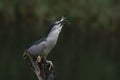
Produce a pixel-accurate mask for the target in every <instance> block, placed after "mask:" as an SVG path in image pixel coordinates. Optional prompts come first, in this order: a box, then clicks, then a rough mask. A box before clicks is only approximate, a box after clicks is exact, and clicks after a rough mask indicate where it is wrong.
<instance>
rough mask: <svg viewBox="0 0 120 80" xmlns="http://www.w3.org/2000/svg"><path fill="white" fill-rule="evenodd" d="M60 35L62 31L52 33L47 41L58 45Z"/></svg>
mask: <svg viewBox="0 0 120 80" xmlns="http://www.w3.org/2000/svg"><path fill="white" fill-rule="evenodd" d="M59 34H60V31H58V30H54V31H51V32H50V33H49V34H48V36H47V38H46V41H48V42H50V43H54V44H56V42H57V40H58V37H59Z"/></svg>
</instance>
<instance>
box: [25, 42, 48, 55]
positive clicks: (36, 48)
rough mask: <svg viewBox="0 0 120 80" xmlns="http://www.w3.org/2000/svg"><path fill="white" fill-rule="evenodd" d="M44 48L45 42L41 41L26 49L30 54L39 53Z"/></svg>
mask: <svg viewBox="0 0 120 80" xmlns="http://www.w3.org/2000/svg"><path fill="white" fill-rule="evenodd" d="M45 49H46V42H45V41H43V42H41V43H39V44H36V45H33V46H31V47H30V48H29V49H28V50H27V51H28V52H29V53H30V54H31V55H34V56H36V55H41V54H42V52H43V51H44V50H45Z"/></svg>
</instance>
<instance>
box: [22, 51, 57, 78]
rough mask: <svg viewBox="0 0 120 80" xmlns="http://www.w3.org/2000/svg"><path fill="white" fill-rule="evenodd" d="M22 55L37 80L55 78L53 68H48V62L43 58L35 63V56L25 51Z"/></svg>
mask: <svg viewBox="0 0 120 80" xmlns="http://www.w3.org/2000/svg"><path fill="white" fill-rule="evenodd" d="M23 57H24V60H25V62H26V63H27V64H28V66H29V67H30V68H31V69H32V71H34V73H35V74H36V76H37V77H38V80H56V79H55V74H54V71H53V68H51V69H50V70H49V66H50V64H49V63H47V62H46V61H43V60H42V61H41V62H40V63H36V62H35V61H36V60H35V58H34V57H33V56H31V55H30V54H29V52H27V51H25V52H24V54H23Z"/></svg>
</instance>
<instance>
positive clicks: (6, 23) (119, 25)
mask: <svg viewBox="0 0 120 80" xmlns="http://www.w3.org/2000/svg"><path fill="white" fill-rule="evenodd" d="M62 16H65V17H67V19H68V20H69V22H70V23H69V24H65V25H64V27H63V29H62V32H61V34H60V37H59V40H58V43H57V45H56V47H55V48H54V49H53V50H52V51H51V53H50V54H49V56H48V59H49V60H52V61H53V63H54V65H55V66H54V67H55V73H56V78H57V80H120V0H0V63H1V64H0V80H37V77H36V75H35V74H34V73H33V72H32V70H30V69H29V67H28V66H27V65H26V64H25V63H24V60H23V57H22V55H23V52H24V50H26V48H28V47H29V46H30V44H31V43H33V42H35V41H36V40H38V39H40V38H41V37H42V36H44V34H45V33H46V32H47V30H48V26H49V25H50V24H51V22H52V21H54V20H59V19H60V18H61V17H62Z"/></svg>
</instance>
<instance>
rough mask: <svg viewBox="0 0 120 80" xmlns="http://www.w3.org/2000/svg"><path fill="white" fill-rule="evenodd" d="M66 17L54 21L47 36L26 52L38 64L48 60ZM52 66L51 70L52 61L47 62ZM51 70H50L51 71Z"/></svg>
mask: <svg viewBox="0 0 120 80" xmlns="http://www.w3.org/2000/svg"><path fill="white" fill-rule="evenodd" d="M65 19H66V18H65V17H62V18H61V19H60V20H59V21H54V22H53V23H52V24H51V25H50V27H49V29H48V33H47V35H45V36H44V37H43V38H41V39H40V40H38V41H36V42H34V43H33V44H32V45H31V46H30V47H29V48H28V49H27V50H26V51H27V52H29V54H30V55H31V56H33V57H34V58H36V61H35V62H36V63H40V62H41V60H46V58H47V56H48V54H49V53H50V51H51V50H52V49H53V48H54V47H55V45H56V43H57V41H58V37H59V35H60V32H61V30H62V28H63V25H64V22H65ZM46 61H47V63H49V64H50V68H51V67H53V63H52V61H48V60H46ZM50 68H49V69H50Z"/></svg>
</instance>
